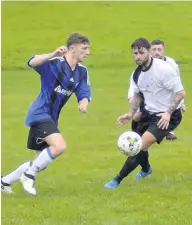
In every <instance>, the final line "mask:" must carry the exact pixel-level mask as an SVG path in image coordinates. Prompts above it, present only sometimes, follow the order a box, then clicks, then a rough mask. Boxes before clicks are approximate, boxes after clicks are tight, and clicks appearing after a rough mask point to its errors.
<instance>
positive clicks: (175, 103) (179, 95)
mask: <svg viewBox="0 0 192 225" xmlns="http://www.w3.org/2000/svg"><path fill="white" fill-rule="evenodd" d="M184 96H185V91H184V90H182V91H179V92H177V93H176V95H175V97H174V98H173V102H172V104H171V105H170V107H169V109H168V112H169V113H170V114H172V113H173V112H174V111H175V109H176V108H177V106H178V105H179V103H180V102H181V100H183V99H184Z"/></svg>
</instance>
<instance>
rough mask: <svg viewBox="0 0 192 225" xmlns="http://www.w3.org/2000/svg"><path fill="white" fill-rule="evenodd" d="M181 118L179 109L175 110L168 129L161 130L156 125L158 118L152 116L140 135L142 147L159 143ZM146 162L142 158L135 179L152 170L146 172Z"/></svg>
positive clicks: (146, 174)
mask: <svg viewBox="0 0 192 225" xmlns="http://www.w3.org/2000/svg"><path fill="white" fill-rule="evenodd" d="M181 120H182V115H181V111H180V109H178V110H175V111H174V112H173V114H172V115H171V118H170V122H169V127H168V129H167V130H162V129H160V128H159V127H158V126H157V123H158V121H159V119H158V118H155V117H154V119H153V122H152V123H151V124H150V125H149V127H148V129H147V131H146V132H145V133H144V134H143V136H142V140H143V146H144V148H146V149H147V148H148V145H149V146H150V145H151V144H153V143H154V142H157V143H158V144H160V143H161V142H162V140H163V139H164V137H166V136H167V135H168V134H169V132H170V131H171V130H174V129H175V128H176V127H177V126H178V125H179V124H180V122H181ZM154 140H156V141H154ZM147 164H148V162H147V160H143V162H142V163H140V165H141V167H142V169H141V170H140V171H139V172H138V173H137V174H136V176H135V179H141V178H145V177H146V176H148V175H149V174H150V173H151V172H152V170H151V171H150V170H149V171H148V172H147V173H146V171H145V169H146V167H147Z"/></svg>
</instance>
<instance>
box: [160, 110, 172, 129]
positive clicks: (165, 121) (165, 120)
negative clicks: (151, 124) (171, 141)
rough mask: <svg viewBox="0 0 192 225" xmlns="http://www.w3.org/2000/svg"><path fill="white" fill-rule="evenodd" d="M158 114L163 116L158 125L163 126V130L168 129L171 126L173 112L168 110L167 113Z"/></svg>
mask: <svg viewBox="0 0 192 225" xmlns="http://www.w3.org/2000/svg"><path fill="white" fill-rule="evenodd" d="M157 116H161V119H160V120H159V122H158V123H157V126H158V127H159V128H161V129H162V130H164V129H166V130H167V129H168V127H169V121H170V118H171V114H170V113H168V112H165V113H159V114H157Z"/></svg>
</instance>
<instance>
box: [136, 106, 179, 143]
mask: <svg viewBox="0 0 192 225" xmlns="http://www.w3.org/2000/svg"><path fill="white" fill-rule="evenodd" d="M156 114H159V113H150V112H149V111H147V110H146V109H145V108H144V109H143V111H142V115H141V120H140V122H139V127H138V133H139V134H140V135H141V136H142V135H143V134H144V133H145V131H149V132H150V133H151V134H153V135H154V136H155V137H156V139H157V143H158V144H160V143H161V141H162V140H163V138H164V137H166V136H167V135H168V134H169V132H171V131H173V130H174V129H175V128H176V127H177V126H178V125H179V124H180V122H181V120H182V113H181V109H177V110H175V111H174V112H173V113H172V115H171V119H170V122H169V127H168V129H167V130H162V129H160V128H159V127H158V126H157V123H158V121H159V120H160V119H161V117H159V116H157V115H156Z"/></svg>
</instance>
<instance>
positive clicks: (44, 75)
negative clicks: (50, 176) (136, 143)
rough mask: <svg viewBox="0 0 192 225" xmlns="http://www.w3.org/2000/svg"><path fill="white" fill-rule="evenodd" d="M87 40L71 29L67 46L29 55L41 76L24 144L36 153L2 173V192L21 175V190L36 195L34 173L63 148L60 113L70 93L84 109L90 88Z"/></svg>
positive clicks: (28, 117) (6, 190) (85, 109)
mask: <svg viewBox="0 0 192 225" xmlns="http://www.w3.org/2000/svg"><path fill="white" fill-rule="evenodd" d="M89 44H90V42H89V39H88V38H87V37H86V36H84V35H82V34H79V33H72V34H71V35H70V36H69V37H68V39H67V43H66V47H64V46H62V47H59V48H58V49H56V50H55V51H54V52H52V53H48V54H42V55H36V56H33V57H32V58H30V59H29V61H28V65H29V67H31V68H33V69H34V70H35V71H36V72H37V73H39V75H40V80H41V90H40V93H39V95H38V96H37V98H36V99H35V101H33V103H32V104H31V106H30V108H29V110H28V113H27V116H26V125H27V126H28V127H30V130H29V136H28V143H27V147H28V149H31V150H36V153H37V157H36V159H35V160H33V161H28V162H25V163H23V164H22V165H21V166H19V167H18V168H17V169H16V170H14V171H13V172H11V173H9V174H8V175H6V176H3V177H2V179H1V189H2V191H3V192H6V193H8V194H11V193H12V189H11V184H12V183H13V182H15V181H18V180H19V179H20V181H21V183H22V186H23V188H24V190H25V191H26V192H28V193H30V194H32V195H36V189H35V187H34V182H35V176H36V173H37V172H39V171H41V170H43V169H45V168H46V167H47V166H48V165H49V164H50V163H52V162H53V160H54V159H55V158H57V157H58V156H59V155H61V154H62V153H63V152H65V150H66V143H65V140H64V137H63V136H62V134H61V133H60V131H59V129H58V119H59V114H60V112H61V109H62V108H63V106H64V105H65V104H66V103H67V101H68V100H69V98H70V97H71V95H72V94H73V93H75V95H76V97H77V101H78V109H79V110H80V111H81V112H82V113H86V112H87V106H88V103H89V101H90V100H91V88H90V83H89V77H88V71H87V68H86V67H85V66H83V65H82V64H80V62H83V61H84V60H85V59H86V57H87V56H88V55H89ZM64 54H65V56H64Z"/></svg>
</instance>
